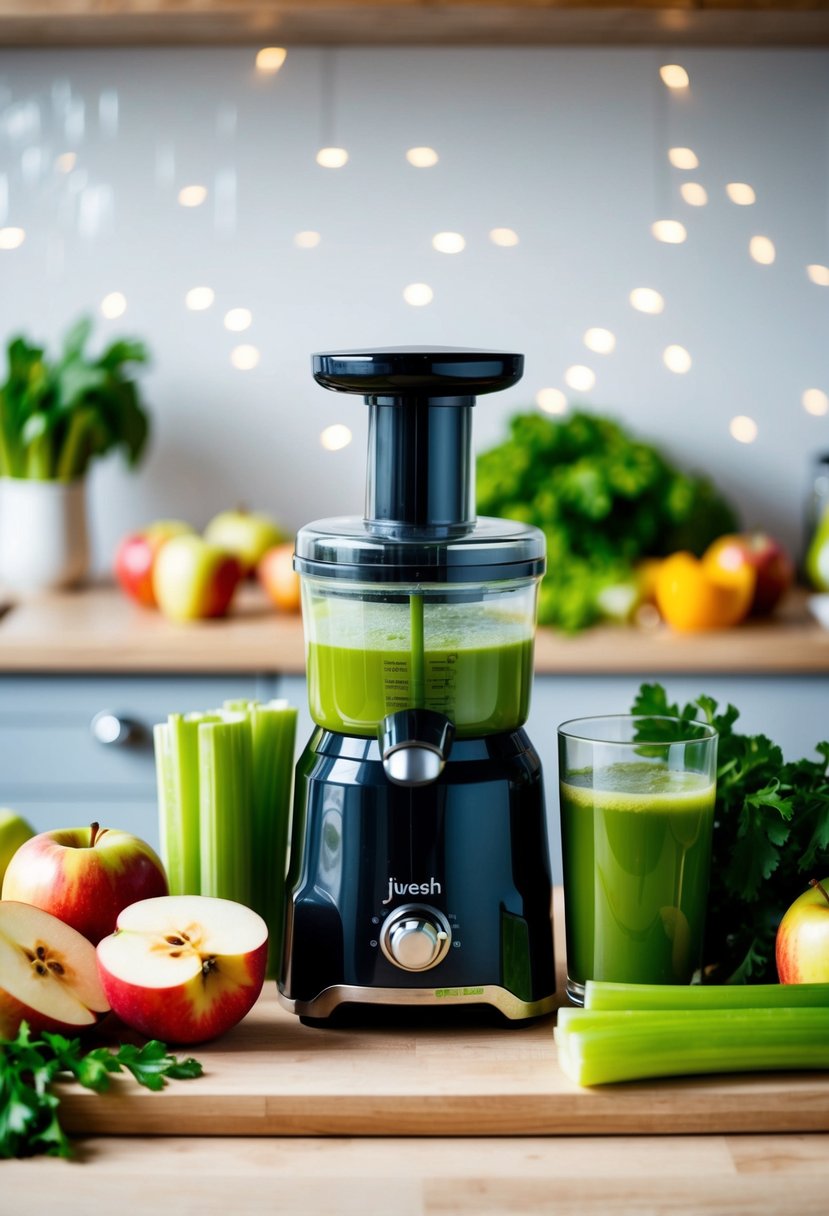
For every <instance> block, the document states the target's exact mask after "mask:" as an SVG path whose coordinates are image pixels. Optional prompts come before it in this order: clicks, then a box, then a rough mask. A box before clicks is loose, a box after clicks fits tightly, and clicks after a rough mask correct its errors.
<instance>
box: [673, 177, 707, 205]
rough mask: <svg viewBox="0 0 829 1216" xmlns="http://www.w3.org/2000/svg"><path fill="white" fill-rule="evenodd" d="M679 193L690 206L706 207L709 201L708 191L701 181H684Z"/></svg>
mask: <svg viewBox="0 0 829 1216" xmlns="http://www.w3.org/2000/svg"><path fill="white" fill-rule="evenodd" d="M679 193H680V194H681V195H682V199H683V202H686V203H687V204H688V206H689V207H704V206H705V204H706V203H707V202H708V191H707V190H706V189H705V186H701V185H700V184H699V182H683V183H682V185H681V186H680V187H679Z"/></svg>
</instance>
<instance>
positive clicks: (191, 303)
mask: <svg viewBox="0 0 829 1216" xmlns="http://www.w3.org/2000/svg"><path fill="white" fill-rule="evenodd" d="M215 299H216V293H215V291H214V290H213V288H212V287H191V288H190V290H189V291H188V293H187V295H186V296H185V297H184V303H185V304H186V306H187V307H188V308H189V309H190V311H191V312H204V310H205V308H209V307H210V305H211V304H212V303H213V301H214V300H215Z"/></svg>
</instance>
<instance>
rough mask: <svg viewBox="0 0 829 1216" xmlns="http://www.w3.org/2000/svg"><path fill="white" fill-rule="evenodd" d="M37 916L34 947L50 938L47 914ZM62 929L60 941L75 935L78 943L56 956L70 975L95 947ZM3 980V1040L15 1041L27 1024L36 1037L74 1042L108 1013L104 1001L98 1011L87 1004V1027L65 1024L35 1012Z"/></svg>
mask: <svg viewBox="0 0 829 1216" xmlns="http://www.w3.org/2000/svg"><path fill="white" fill-rule="evenodd" d="M3 902H4V904H7V906H9V907H14V906H15V903H16V901H12V900H8V901H6V900H4V901H3ZM37 916H38V918H39V919H40V921H41V922H42V923H40V924H38V925H37V926H36V929H35V931H34V932H33V934H32V938H31V943H30V944H31V946H34V943H35V940H36V939H41V940H44V939H46V941H47V943H48V939H49V936H50V934H49V928H48V924H47V922H46V919H45V916H46V914H45V913H44V914H43V915H42V916H41V910H38V913H37ZM52 919H53V918H52V917H49V920H50V921H51V920H52ZM59 928H60V930H61V938H62V939H63V940H64V941H65V939H66V937H67V934H69V935H70V936H72V935H74V936H75V937H76V939H77V940H76V943H75V944H72V945H71V949H70V952H69V953H64V952H62V951H61V952H60V953H58V954H57V957H58V958H59V959H60V961H61V963H62V965H63V966H64V968H68V969H69V970H70V971H71V970H72V969H73V966H74V967H78V966H79V963H80V959H81V956H82V955H83V954H84V953H85V952H86V951H90V950H94V947H93V946H92V945H91V944H90V942H88V941H87V939H86V938H85V937H82V936H81V935H80V934H79V933H78V934H74V931H71V933H70V930H69V929H67V926H66V925H60V926H59ZM4 978H5V982H6V983H8V982H9V977H8V976H6V977H4V976H3V975H0V1038H4V1039H13V1038H14V1037H15V1035H16V1034H17V1032H18V1030H19V1029H20V1023H21V1022H24V1021H25V1022H28V1024H29V1027H30V1029H31V1030H32V1031H33V1032H35V1033H39V1032H40V1031H43V1030H48V1031H50V1032H51V1033H53V1034H65V1035H67V1036H68V1037H70V1038H75V1036H76V1035H78V1034H82V1033H83V1032H84V1031H85V1030H88V1029H91V1028H92V1026H94V1025H96V1024H97V1023H98V1022H100V1021H101V1019H102V1018H105V1017H106V1016H107V1014H108V1012H109V1009H108V1008H104V1001H103V999H101V1000H100V1002H99V1006H98V1008H94V1009H93V1008H91V1007H90V1005H87V1004H84V1008H85V1009H87V1010H88V1012H89V1014H90V1015H91V1021H90V1023H89V1025H88V1026H79V1025H78V1024H77V1022H65V1021H63V1020H62V1019H61V1018H58V1017H55V1016H53V1015H50V1014H48V1013H46V1012H45V1011H44V1010H41V1009H35V1008H34V1007H33V1006H32V1005H29V1004H28V1003H27V1002H25V1001H21V1000H20V999H19V998H18V997H16V996H14V995H13V994H12V993H11V992H8V991H7V989H6V988H5V987H4V984H3V981H4ZM102 987H103V985H102ZM103 995H104V994H103V992H101V993H100V997H101V998H103Z"/></svg>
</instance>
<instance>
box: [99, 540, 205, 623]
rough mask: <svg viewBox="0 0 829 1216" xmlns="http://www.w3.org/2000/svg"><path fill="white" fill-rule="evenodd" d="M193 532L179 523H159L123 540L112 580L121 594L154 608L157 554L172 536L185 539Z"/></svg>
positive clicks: (118, 550)
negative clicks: (117, 585)
mask: <svg viewBox="0 0 829 1216" xmlns="http://www.w3.org/2000/svg"><path fill="white" fill-rule="evenodd" d="M192 531H193V529H192V528H191V527H190V525H189V524H186V523H184V522H183V521H182V520H180V519H160V520H158V521H157V522H156V523H154V524H150V525H149V527H147V528H143V529H142V530H141V531H140V532H133V533H132V534H131V535H130V536H125V537H124V539H123V540H122V541H121V543H120V544H119V546H118V548H117V549H116V551H115V577H116V578H117V580H118V582H119V584H120V586H121V588H122V590H123V591H125V592H126V593H127V595H128V596H130V598H131V599H134V600H137V601H138V603H139V604H143V605H144V607H145V608H155V607H156V599H155V592H154V591H153V564H154V563H155V559H156V557H157V555H158V553H159V550H160V549H161V546H162V545H164V544H166V543H167V541H168V540H171V539H172V538H173V537H174V536H186V535H188V534H189V533H192Z"/></svg>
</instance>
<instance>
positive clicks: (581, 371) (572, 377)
mask: <svg viewBox="0 0 829 1216" xmlns="http://www.w3.org/2000/svg"><path fill="white" fill-rule="evenodd" d="M564 382H565V384H567V385H569V387H570V388H573V389H575V390H576V392H577V393H588V392H590V389H591V388H592V387H593V385H594V384H595V383H596V373H595V372H594V371H593V370H592V368H589V367H585V366H584V364H582V363H574V364H573V366H572V367H568V368H567V371H566V372H565V373H564Z"/></svg>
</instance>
